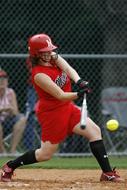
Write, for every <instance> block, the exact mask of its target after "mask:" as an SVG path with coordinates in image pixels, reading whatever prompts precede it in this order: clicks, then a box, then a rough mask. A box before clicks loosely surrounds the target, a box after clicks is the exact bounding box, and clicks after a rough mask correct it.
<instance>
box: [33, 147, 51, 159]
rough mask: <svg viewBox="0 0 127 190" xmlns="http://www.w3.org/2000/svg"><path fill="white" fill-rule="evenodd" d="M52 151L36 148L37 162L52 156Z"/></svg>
mask: <svg viewBox="0 0 127 190" xmlns="http://www.w3.org/2000/svg"><path fill="white" fill-rule="evenodd" d="M52 155H53V153H52V152H50V151H44V150H42V149H38V150H37V151H36V158H37V160H38V161H39V162H41V161H48V160H50V159H51V158H52Z"/></svg>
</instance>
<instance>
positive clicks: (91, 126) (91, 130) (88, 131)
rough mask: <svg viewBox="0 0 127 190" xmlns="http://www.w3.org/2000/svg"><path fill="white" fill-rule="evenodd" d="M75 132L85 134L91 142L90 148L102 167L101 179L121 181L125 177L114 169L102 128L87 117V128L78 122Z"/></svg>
mask: <svg viewBox="0 0 127 190" xmlns="http://www.w3.org/2000/svg"><path fill="white" fill-rule="evenodd" d="M73 132H74V133H76V134H79V135H81V136H84V137H85V138H87V139H88V140H89V142H90V148H91V151H92V153H93V155H94V156H95V158H96V159H97V161H98V163H99V165H100V167H101V169H102V171H103V172H102V175H101V177H100V181H113V182H121V181H123V179H121V178H120V176H119V175H117V173H116V171H115V170H112V168H111V166H110V163H109V159H108V155H107V152H106V150H105V146H104V143H103V140H102V136H101V130H100V128H99V127H98V126H97V125H96V124H95V123H94V122H93V121H92V120H91V119H90V118H87V126H86V128H85V129H81V128H80V123H78V124H77V125H76V126H75V127H74V128H73Z"/></svg>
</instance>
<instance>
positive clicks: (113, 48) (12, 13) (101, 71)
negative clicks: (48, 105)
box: [0, 0, 127, 155]
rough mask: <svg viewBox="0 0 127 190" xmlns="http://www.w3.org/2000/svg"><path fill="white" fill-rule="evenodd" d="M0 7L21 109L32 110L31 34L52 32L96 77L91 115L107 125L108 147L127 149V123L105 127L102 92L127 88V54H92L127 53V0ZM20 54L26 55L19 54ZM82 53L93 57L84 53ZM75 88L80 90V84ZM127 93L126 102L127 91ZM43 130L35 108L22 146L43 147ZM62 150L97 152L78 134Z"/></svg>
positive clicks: (0, 47)
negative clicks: (112, 128)
mask: <svg viewBox="0 0 127 190" xmlns="http://www.w3.org/2000/svg"><path fill="white" fill-rule="evenodd" d="M0 10H1V18H0V23H1V24H0V27H1V35H0V42H1V43H0V54H1V56H0V67H2V68H3V69H5V70H6V71H7V73H8V75H9V86H10V87H12V88H13V89H14V90H15V91H16V94H17V99H18V103H19V109H20V111H21V112H23V113H26V110H27V109H26V102H27V100H28V94H27V92H28V88H27V87H28V86H27V85H28V83H27V78H28V72H27V68H26V54H27V53H28V50H27V40H28V37H29V36H31V35H33V34H35V33H47V34H48V35H50V36H52V39H53V41H54V43H55V44H58V46H59V53H60V54H63V55H65V54H68V56H66V59H67V61H68V62H69V63H70V64H71V65H72V66H73V67H74V68H75V69H76V70H77V71H78V72H79V74H80V75H81V77H83V78H84V79H85V80H88V81H90V85H91V88H92V91H93V92H92V93H91V94H90V95H89V96H88V109H89V115H90V116H91V118H92V119H93V120H94V121H95V122H96V123H97V124H98V125H99V126H100V127H101V128H102V133H103V136H104V141H105V144H106V148H107V150H108V151H109V152H111V153H112V154H113V153H115V154H126V152H127V151H126V147H127V146H126V145H127V144H126V133H127V131H126V127H127V124H126V125H125V126H121V127H120V128H119V130H118V131H117V132H115V133H111V132H108V131H107V130H105V123H106V121H107V120H108V119H109V115H108V118H107V115H106V117H105V115H104V114H103V112H102V110H103V105H102V92H103V90H104V89H107V88H111V87H116V88H119V87H123V88H124V89H126V87H127V84H126V83H127V81H126V78H127V77H126V75H127V72H126V70H127V68H126V67H127V57H124V58H122V56H121V57H118V56H116V57H117V58H114V57H113V58H111V57H110V56H109V57H107V58H105V57H101V56H100V58H96V57H93V58H92V59H91V57H92V55H94V54H103V55H104V54H111V55H113V54H115V55H118V54H121V55H122V54H126V52H127V42H126V39H127V37H126V36H127V3H126V1H124V0H118V1H117V2H116V1H114V0H106V1H104V0H102V1H99V0H96V1H95V0H89V1H88V0H79V1H77V0H61V1H59V0H36V1H33V0H29V1H27V0H18V1H16V0H12V1H9V0H7V1H6V3H5V1H4V0H1V1H0ZM9 54H15V57H14V56H10V57H8V56H7V55H9ZM16 54H17V55H18V54H23V55H25V56H23V55H22V56H19V57H16ZM70 54H71V55H75V54H76V55H77V57H75V58H73V57H71V56H69V55H70ZM78 54H83V55H86V54H88V55H89V56H88V57H87V58H84V57H82V58H81V57H79V56H78ZM2 55H4V56H2ZM90 55H91V57H90ZM73 88H74V89H75V86H73ZM124 92H125V91H124ZM119 93H120V92H119ZM121 93H123V91H122V92H121ZM124 96H125V97H124V105H126V94H124ZM122 98H123V97H122ZM120 100H121V99H120ZM116 103H118V101H116ZM76 104H77V105H79V106H81V101H77V102H76ZM124 112H126V109H125V108H124V110H123V111H122V112H120V113H119V114H120V115H121V117H122V115H123V113H124ZM30 118H32V119H30ZM28 125H29V126H28ZM39 135H40V128H39V124H38V122H37V120H36V118H35V116H34V114H33V113H32V115H31V117H29V119H28V123H27V125H26V128H25V131H24V135H23V137H22V140H21V142H20V144H19V146H18V148H17V151H18V152H24V151H25V150H28V149H32V148H33V147H34V148H36V147H38V146H40V142H39ZM9 140H10V139H9ZM114 147H115V148H114ZM59 153H61V154H66V155H68V153H70V154H71V153H72V154H73V153H74V154H76V155H79V154H90V153H91V152H90V149H89V143H88V141H87V140H86V139H83V138H82V137H79V136H75V135H74V136H73V137H68V138H67V140H66V141H65V142H64V143H63V144H61V145H60V149H59Z"/></svg>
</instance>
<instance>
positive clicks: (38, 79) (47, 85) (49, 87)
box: [34, 73, 78, 100]
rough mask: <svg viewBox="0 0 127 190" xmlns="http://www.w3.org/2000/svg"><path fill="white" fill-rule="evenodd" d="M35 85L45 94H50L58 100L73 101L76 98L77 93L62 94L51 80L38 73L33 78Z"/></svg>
mask: <svg viewBox="0 0 127 190" xmlns="http://www.w3.org/2000/svg"><path fill="white" fill-rule="evenodd" d="M34 81H35V83H36V84H37V85H38V86H39V87H40V88H41V89H43V90H44V91H45V92H47V93H48V94H50V95H51V96H53V97H55V98H56V99H59V100H75V99H77V98H78V95H77V94H78V93H77V92H64V91H63V90H62V89H61V88H60V87H59V86H57V85H56V83H55V82H53V81H52V80H51V78H50V77H49V76H48V75H46V74H44V73H38V74H36V75H35V77H34Z"/></svg>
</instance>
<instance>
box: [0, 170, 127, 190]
mask: <svg viewBox="0 0 127 190" xmlns="http://www.w3.org/2000/svg"><path fill="white" fill-rule="evenodd" d="M119 173H120V175H121V177H123V178H124V179H125V182H123V183H112V182H99V177H100V175H101V171H100V170H65V169H63V170H58V169H48V170H46V169H17V170H16V171H15V174H16V175H15V176H14V177H13V181H12V182H8V183H6V182H0V190H50V189H51V190H102V189H103V190H127V171H126V170H119Z"/></svg>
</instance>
